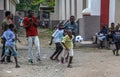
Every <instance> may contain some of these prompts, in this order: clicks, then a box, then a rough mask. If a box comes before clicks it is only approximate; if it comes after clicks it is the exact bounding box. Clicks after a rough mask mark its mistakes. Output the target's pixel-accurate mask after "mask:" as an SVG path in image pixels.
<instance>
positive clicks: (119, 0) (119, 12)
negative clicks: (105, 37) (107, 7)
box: [115, 0, 120, 24]
mask: <svg viewBox="0 0 120 77" xmlns="http://www.w3.org/2000/svg"><path fill="white" fill-rule="evenodd" d="M115 1H116V2H115V23H116V24H117V23H120V0H115Z"/></svg>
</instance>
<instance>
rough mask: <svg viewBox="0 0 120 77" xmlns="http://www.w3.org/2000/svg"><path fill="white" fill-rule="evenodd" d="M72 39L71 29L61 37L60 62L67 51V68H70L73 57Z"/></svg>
mask: <svg viewBox="0 0 120 77" xmlns="http://www.w3.org/2000/svg"><path fill="white" fill-rule="evenodd" d="M73 39H74V36H73V35H72V31H71V30H68V31H67V35H66V36H65V37H63V39H62V44H63V51H62V58H61V62H62V63H64V58H65V57H66V55H67V54H68V53H69V63H68V66H67V67H68V68H72V65H71V63H72V59H73V54H74V52H73Z"/></svg>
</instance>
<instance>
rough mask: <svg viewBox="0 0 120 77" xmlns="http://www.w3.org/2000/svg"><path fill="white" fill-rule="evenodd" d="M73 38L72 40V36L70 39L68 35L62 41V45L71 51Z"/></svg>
mask: <svg viewBox="0 0 120 77" xmlns="http://www.w3.org/2000/svg"><path fill="white" fill-rule="evenodd" d="M73 38H74V36H73V35H72V38H70V37H69V36H68V35H66V36H65V37H63V39H62V43H64V44H65V45H66V46H67V48H68V49H72V48H73Z"/></svg>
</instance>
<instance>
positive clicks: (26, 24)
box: [23, 18, 32, 29]
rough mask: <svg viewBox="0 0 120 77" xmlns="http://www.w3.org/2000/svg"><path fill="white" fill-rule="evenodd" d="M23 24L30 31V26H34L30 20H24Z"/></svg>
mask: <svg viewBox="0 0 120 77" xmlns="http://www.w3.org/2000/svg"><path fill="white" fill-rule="evenodd" d="M23 24H24V28H25V29H29V28H30V26H31V24H32V22H30V23H29V20H28V18H24V20H23Z"/></svg>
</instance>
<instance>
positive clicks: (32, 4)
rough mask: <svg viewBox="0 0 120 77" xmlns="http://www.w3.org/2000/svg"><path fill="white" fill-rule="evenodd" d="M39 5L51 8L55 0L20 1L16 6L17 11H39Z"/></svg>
mask: <svg viewBox="0 0 120 77" xmlns="http://www.w3.org/2000/svg"><path fill="white" fill-rule="evenodd" d="M40 4H44V5H46V6H49V7H53V6H54V5H55V0H20V4H18V5H17V10H28V9H33V10H39V6H40Z"/></svg>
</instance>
